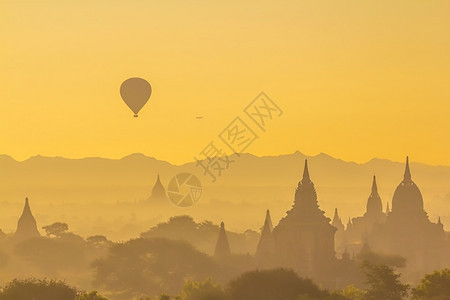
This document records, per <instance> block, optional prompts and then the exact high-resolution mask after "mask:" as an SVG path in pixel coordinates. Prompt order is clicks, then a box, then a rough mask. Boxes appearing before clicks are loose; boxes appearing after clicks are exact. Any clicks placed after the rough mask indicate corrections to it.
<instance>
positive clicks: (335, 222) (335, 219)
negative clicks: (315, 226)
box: [331, 208, 345, 230]
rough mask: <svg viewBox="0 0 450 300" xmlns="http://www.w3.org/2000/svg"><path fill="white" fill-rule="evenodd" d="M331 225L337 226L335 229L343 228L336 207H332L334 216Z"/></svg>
mask: <svg viewBox="0 0 450 300" xmlns="http://www.w3.org/2000/svg"><path fill="white" fill-rule="evenodd" d="M331 225H333V226H334V227H336V228H337V230H344V228H345V227H344V224H343V223H342V220H341V217H339V213H338V209H337V208H335V209H334V217H333V221H331Z"/></svg>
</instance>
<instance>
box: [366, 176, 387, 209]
mask: <svg viewBox="0 0 450 300" xmlns="http://www.w3.org/2000/svg"><path fill="white" fill-rule="evenodd" d="M366 211H367V214H369V215H372V216H375V215H380V214H382V213H383V204H382V203H381V198H380V195H379V194H378V187H377V179H376V177H375V175H373V182H372V193H371V194H370V196H369V199H368V200H367V208H366Z"/></svg>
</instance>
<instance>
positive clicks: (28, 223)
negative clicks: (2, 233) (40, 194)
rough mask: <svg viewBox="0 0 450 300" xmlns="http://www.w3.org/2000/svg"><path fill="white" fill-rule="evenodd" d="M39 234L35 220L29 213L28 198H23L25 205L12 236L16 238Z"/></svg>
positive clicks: (31, 236) (38, 235) (32, 236)
mask: <svg viewBox="0 0 450 300" xmlns="http://www.w3.org/2000/svg"><path fill="white" fill-rule="evenodd" d="M40 236H41V234H40V233H39V231H38V229H37V225H36V220H35V219H34V217H33V214H32V213H31V209H30V203H29V201H28V198H25V206H24V208H23V212H22V215H21V216H20V218H19V221H18V222H17V230H16V233H15V234H14V237H15V238H17V239H29V238H34V237H40Z"/></svg>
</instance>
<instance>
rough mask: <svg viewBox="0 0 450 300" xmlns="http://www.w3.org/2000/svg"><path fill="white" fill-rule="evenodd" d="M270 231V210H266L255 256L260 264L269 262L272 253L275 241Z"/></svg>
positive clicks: (271, 227) (271, 228) (271, 229)
mask: <svg viewBox="0 0 450 300" xmlns="http://www.w3.org/2000/svg"><path fill="white" fill-rule="evenodd" d="M272 231H273V226H272V220H271V218H270V212H269V210H267V212H266V219H265V220H264V226H263V228H262V231H261V238H260V239H259V243H258V247H257V248H256V258H257V259H258V261H259V264H260V265H261V266H264V265H267V264H269V263H270V260H271V258H272V255H273V251H274V246H275V241H274V238H273V232H272Z"/></svg>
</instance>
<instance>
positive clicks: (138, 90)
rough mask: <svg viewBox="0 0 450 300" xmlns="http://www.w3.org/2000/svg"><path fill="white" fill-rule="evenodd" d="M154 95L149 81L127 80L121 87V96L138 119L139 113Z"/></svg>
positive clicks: (139, 79)
mask: <svg viewBox="0 0 450 300" xmlns="http://www.w3.org/2000/svg"><path fill="white" fill-rule="evenodd" d="M151 94H152V87H151V86H150V83H148V82H147V80H145V79H142V78H138V77H133V78H128V79H127V80H125V81H124V82H123V83H122V85H121V86H120V96H121V97H122V99H123V101H124V102H125V103H126V104H127V105H128V107H129V108H130V109H131V110H132V111H133V112H134V116H135V117H137V116H138V113H139V111H140V110H141V108H142V107H144V105H145V103H147V101H148V99H149V98H150V95H151Z"/></svg>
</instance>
